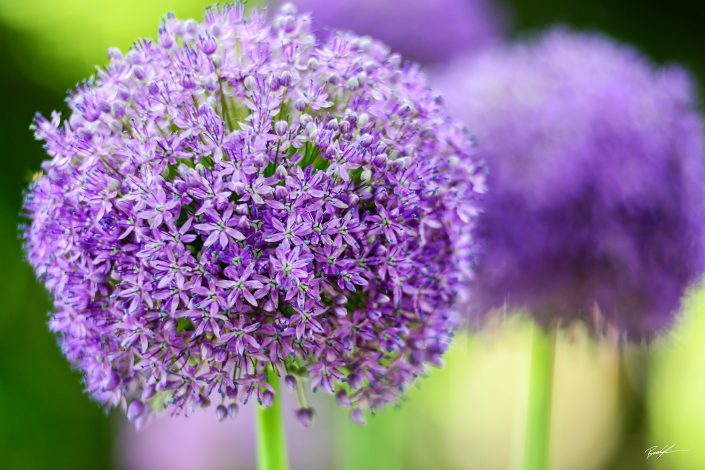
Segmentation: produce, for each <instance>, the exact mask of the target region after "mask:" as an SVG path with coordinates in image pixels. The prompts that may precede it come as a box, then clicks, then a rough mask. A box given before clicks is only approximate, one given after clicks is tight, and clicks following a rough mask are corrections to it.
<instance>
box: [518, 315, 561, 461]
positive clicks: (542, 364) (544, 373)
mask: <svg viewBox="0 0 705 470" xmlns="http://www.w3.org/2000/svg"><path fill="white" fill-rule="evenodd" d="M554 341H555V338H554V337H553V335H549V334H547V333H546V331H545V330H544V329H543V328H542V327H540V326H534V328H533V331H532V340H531V370H530V372H529V374H530V375H529V400H528V407H527V416H526V436H525V444H524V446H525V447H524V461H523V464H524V465H523V467H522V468H523V470H547V469H548V463H549V443H550V438H551V391H552V388H553V353H554Z"/></svg>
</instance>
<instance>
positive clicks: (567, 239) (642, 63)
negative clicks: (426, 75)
mask: <svg viewBox="0 0 705 470" xmlns="http://www.w3.org/2000/svg"><path fill="white" fill-rule="evenodd" d="M436 85H437V86H438V87H439V88H440V89H441V90H442V91H443V92H444V93H445V95H444V96H445V98H446V102H447V103H448V106H449V109H450V110H451V112H453V113H454V114H455V115H456V116H458V117H460V118H462V119H464V120H465V121H466V122H468V123H470V122H471V123H473V124H474V125H475V126H476V127H475V130H476V132H477V135H478V137H479V139H480V140H481V148H482V157H483V158H484V159H485V160H486V161H487V163H488V166H489V168H490V176H489V178H488V186H489V188H490V191H489V196H488V200H487V204H488V205H487V207H486V211H485V213H484V214H483V215H482V216H481V218H480V222H479V230H480V232H481V239H482V242H483V243H484V249H483V251H484V253H483V255H482V257H481V261H480V263H479V266H478V269H477V272H476V274H477V277H476V282H475V288H474V297H473V300H474V302H473V304H472V310H474V312H475V313H477V314H484V313H485V312H487V310H488V309H490V308H499V307H502V306H504V305H507V306H509V307H511V308H515V309H520V308H527V309H529V310H530V311H531V313H532V314H533V315H535V316H536V317H538V318H539V320H541V321H543V322H555V321H558V322H569V321H571V320H575V319H579V320H582V321H584V322H585V323H587V324H588V325H589V326H590V327H592V328H593V329H594V331H595V330H602V326H600V325H598V324H597V323H596V321H595V320H596V319H598V318H599V319H601V320H606V321H607V324H608V325H611V326H612V327H613V328H616V330H617V331H618V332H619V333H621V335H622V337H626V338H634V339H637V338H644V337H647V338H648V337H651V336H652V335H653V334H655V333H658V332H661V331H663V330H665V329H667V328H668V327H669V326H670V325H671V324H672V323H673V321H674V318H675V315H676V313H677V311H678V308H679V302H680V298H681V296H682V295H683V293H684V289H686V288H687V287H688V286H689V285H690V284H691V283H692V282H693V281H695V280H697V278H698V276H699V275H700V274H701V272H702V270H703V261H704V254H705V253H704V250H703V248H704V247H703V243H704V241H705V240H704V238H703V237H704V236H705V230H704V229H705V148H704V144H703V124H702V121H701V119H700V117H699V115H698V113H697V111H696V107H697V100H696V97H695V93H694V90H693V84H692V83H691V81H690V78H689V76H688V75H687V73H686V72H684V71H683V70H682V69H680V68H677V67H666V68H658V69H657V68H654V67H653V66H652V65H650V64H649V63H648V62H647V61H646V60H645V59H644V58H643V57H642V56H640V55H639V54H638V53H637V52H636V51H634V50H633V49H630V48H628V47H625V46H621V45H618V44H615V43H613V42H612V41H610V40H609V39H607V38H604V37H602V36H599V35H591V34H581V33H572V32H570V31H567V30H563V29H556V30H553V31H550V32H548V33H547V34H545V35H544V36H543V37H540V38H538V39H536V40H534V41H529V42H528V43H520V44H517V45H514V46H508V47H505V48H499V49H497V50H493V51H488V52H486V53H485V54H482V55H480V56H478V57H472V58H468V59H467V60H465V61H459V62H458V63H456V64H455V65H453V66H450V67H449V68H448V70H446V71H445V73H444V74H441V75H439V76H438V77H437V83H436ZM603 326H604V325H603Z"/></svg>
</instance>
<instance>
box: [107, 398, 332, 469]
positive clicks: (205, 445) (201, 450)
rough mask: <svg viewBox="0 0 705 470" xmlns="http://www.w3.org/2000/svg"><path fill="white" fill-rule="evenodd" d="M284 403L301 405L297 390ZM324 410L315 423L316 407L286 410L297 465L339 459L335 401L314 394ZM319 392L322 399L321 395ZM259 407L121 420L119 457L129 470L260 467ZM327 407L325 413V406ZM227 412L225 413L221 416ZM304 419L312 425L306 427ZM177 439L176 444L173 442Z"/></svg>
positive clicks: (317, 464)
mask: <svg viewBox="0 0 705 470" xmlns="http://www.w3.org/2000/svg"><path fill="white" fill-rule="evenodd" d="M282 395H283V396H284V406H286V407H291V408H292V409H293V408H295V407H296V406H297V404H296V400H295V399H293V396H292V394H290V393H282ZM313 398H314V403H313V405H314V406H315V407H316V409H317V410H318V411H319V413H316V420H315V422H313V423H311V416H312V413H313V411H312V409H310V408H302V409H298V410H296V412H295V413H290V414H289V413H288V414H286V415H285V416H284V425H285V427H286V429H287V430H288V431H292V432H287V433H286V434H287V449H288V452H289V459H290V461H291V466H292V468H305V469H310V470H314V469H321V470H324V469H330V468H334V466H335V463H336V454H335V447H336V442H335V439H334V436H335V433H332V432H330V430H331V429H334V428H335V427H336V426H337V424H336V422H335V418H336V417H337V416H338V415H337V413H335V410H334V409H333V408H334V406H335V405H334V404H333V403H332V401H331V400H329V399H325V400H323V399H321V398H323V397H317V396H314V397H313ZM316 398H318V399H316ZM254 411H255V408H254V406H252V405H247V406H244V407H241V410H240V412H239V416H238V419H237V420H230V419H225V418H224V415H225V416H227V415H229V414H231V412H230V411H229V410H227V409H226V408H225V407H223V408H221V407H220V406H219V407H215V408H213V407H212V408H210V409H207V410H196V411H194V412H192V413H190V414H189V415H188V417H186V416H169V415H168V414H162V415H160V416H158V417H156V418H155V419H153V420H152V421H151V422H150V423H149V424H148V425H146V426H145V427H143V428H142V429H140V430H139V431H136V430H135V429H134V428H133V427H132V426H122V428H121V430H120V433H119V434H118V442H117V449H118V451H117V452H116V456H117V458H118V461H117V462H116V464H117V467H118V468H123V469H125V470H153V469H169V470H223V469H228V470H238V469H242V470H249V469H252V468H256V467H257V459H256V453H255V436H256V432H255V426H254V423H255V416H254V415H255V413H254ZM320 411H322V413H321V412H320ZM221 418H222V419H221ZM301 420H303V421H304V423H308V424H309V425H311V428H310V429H309V431H308V432H305V433H302V432H293V431H296V430H297V429H301V424H302V422H301ZM175 442H176V443H178V445H175V444H174V443H175Z"/></svg>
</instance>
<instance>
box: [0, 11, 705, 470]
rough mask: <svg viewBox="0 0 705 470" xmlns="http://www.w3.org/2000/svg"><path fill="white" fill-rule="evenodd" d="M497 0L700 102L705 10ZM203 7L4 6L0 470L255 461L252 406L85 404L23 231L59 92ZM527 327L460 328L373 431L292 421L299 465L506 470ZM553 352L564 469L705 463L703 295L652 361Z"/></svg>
mask: <svg viewBox="0 0 705 470" xmlns="http://www.w3.org/2000/svg"><path fill="white" fill-rule="evenodd" d="M330 1H331V3H335V2H336V1H337V0H330ZM488 1H490V2H491V1H493V0H488ZM495 1H496V3H495V4H493V7H494V8H495V10H496V11H497V12H500V13H499V16H500V18H501V20H500V21H501V22H502V25H503V28H504V29H503V31H504V32H505V33H506V36H507V38H521V37H522V36H524V35H526V34H529V33H530V32H532V31H538V30H540V29H542V28H544V27H547V26H550V25H552V24H555V23H562V24H568V25H572V26H575V27H577V28H580V29H589V30H600V31H603V32H605V33H607V34H609V35H610V36H612V37H614V38H616V39H618V40H621V41H624V42H627V43H630V44H632V45H635V46H637V47H639V48H640V49H641V50H642V51H643V52H644V53H645V54H647V55H648V56H649V57H651V58H652V59H653V60H654V61H656V62H658V63H667V62H679V63H682V64H684V65H685V66H686V67H687V68H689V69H690V70H691V71H692V72H693V74H694V76H695V77H696V79H697V81H698V83H699V85H700V89H701V90H702V91H705V46H704V45H705V28H703V24H705V2H702V1H699V0H690V1H689V0H671V1H670V2H668V3H664V2H663V1H659V0H609V1H608V0H590V1H587V0H503V1H499V0H495ZM383 2H384V0H379V3H380V4H381V3H383ZM407 2H408V3H409V4H410V3H412V2H424V3H430V4H434V2H432V1H429V0H407ZM209 3H211V2H210V1H204V0H190V1H189V0H171V1H166V0H139V1H138V0H61V1H55V0H29V1H25V2H18V1H14V0H0V51H2V55H3V57H2V67H0V94H1V101H0V103H2V108H1V109H2V113H1V114H0V152H1V154H2V167H0V298H1V299H2V309H1V310H2V311H0V469H110V468H130V469H156V470H161V469H180V468H184V469H196V470H198V469H200V468H203V469H228V468H253V466H254V441H253V435H252V428H253V425H252V421H253V417H252V413H251V410H244V411H243V413H242V415H241V416H240V417H238V418H237V419H236V420H234V421H230V422H228V423H225V424H218V423H217V422H216V420H215V418H214V417H213V416H212V415H211V414H203V415H197V416H194V417H192V418H191V419H189V420H184V419H177V420H168V419H163V420H160V421H158V422H156V423H153V424H152V425H151V426H148V427H147V428H146V429H144V430H143V431H141V432H140V433H137V434H135V432H134V431H133V430H132V429H131V428H129V427H128V426H126V425H125V423H124V420H123V418H122V417H121V416H120V413H118V412H113V413H110V414H106V413H105V412H104V411H103V410H102V409H101V408H100V407H99V406H98V405H97V404H95V403H93V402H91V401H90V399H89V398H88V397H87V396H86V395H84V394H83V393H82V386H81V381H80V376H79V374H78V373H76V372H75V371H72V370H71V368H70V366H69V364H68V363H67V361H65V360H64V359H63V357H62V356H61V355H60V352H59V348H58V347H57V345H56V340H55V338H54V337H53V336H52V334H50V332H49V331H48V329H47V326H46V319H47V317H46V312H47V310H48V309H50V308H51V306H50V303H49V300H48V297H47V295H46V293H45V292H44V290H43V289H42V288H41V286H39V284H38V283H37V282H36V281H35V280H34V278H33V275H32V273H31V271H30V268H29V267H28V266H27V265H26V264H25V262H24V260H23V255H22V251H21V242H20V240H19V236H18V228H17V227H18V224H19V223H20V217H19V213H20V209H21V202H22V190H23V188H24V187H25V186H26V185H27V183H28V181H29V179H30V177H31V174H32V173H33V172H34V171H36V170H37V169H38V167H39V163H40V161H41V160H42V159H43V158H44V155H43V152H42V148H41V146H40V144H38V143H37V142H35V141H34V140H33V138H32V134H31V132H30V131H29V129H28V126H29V123H30V121H31V120H32V117H33V115H34V114H35V112H37V111H39V112H41V113H43V114H48V113H50V112H51V111H52V110H53V109H59V110H63V109H65V108H64V105H63V100H64V97H65V93H66V90H67V89H69V88H71V87H72V86H73V85H74V84H75V83H76V82H77V81H78V80H79V79H81V78H84V77H87V76H89V75H90V74H91V73H92V72H93V70H94V65H95V64H102V63H104V62H105V60H106V54H105V51H106V50H107V48H108V47H113V46H116V47H120V48H122V49H126V48H127V47H128V46H129V44H130V43H131V42H132V40H134V39H135V38H138V37H144V36H147V37H150V36H152V37H153V36H154V35H155V33H156V28H157V25H158V23H159V19H160V18H161V17H162V15H163V14H164V13H165V12H166V11H174V12H175V13H176V14H177V15H178V16H180V17H195V18H201V17H202V14H203V8H204V6H206V5H208V4H209ZM250 3H252V2H250ZM260 3H263V2H260ZM361 3H364V2H361ZM400 3H401V2H400ZM439 3H442V2H439ZM439 8H442V6H440V7H439ZM393 17H394V15H393ZM417 30H418V31H421V33H419V34H421V35H422V34H423V31H424V25H423V24H420V25H417ZM421 37H422V36H421ZM420 40H421V39H420ZM528 334H529V330H528V327H527V325H526V323H525V322H524V321H522V320H520V319H519V320H514V321H511V322H507V323H504V324H498V325H493V326H492V327H491V328H490V329H489V330H488V331H485V332H483V333H482V334H477V335H469V334H463V335H461V336H460V337H459V339H458V341H457V342H456V344H455V346H454V348H453V349H452V351H451V352H450V353H449V355H448V359H447V367H445V368H444V369H440V370H438V371H434V372H433V373H432V374H431V375H430V376H429V377H428V378H425V379H423V380H421V381H420V382H419V384H418V387H416V388H415V389H414V390H412V391H411V392H410V393H409V394H408V395H407V396H406V397H405V400H404V401H403V402H402V403H401V404H400V406H399V407H398V408H397V409H392V410H389V411H388V412H386V413H384V414H380V415H378V416H375V417H372V418H371V419H370V421H369V423H368V425H367V426H366V427H364V428H359V427H355V426H353V425H351V424H350V423H348V422H347V420H346V418H345V417H344V415H343V414H342V413H341V412H340V411H338V410H337V409H336V407H334V406H333V405H332V403H331V402H330V401H329V400H327V399H326V397H322V398H321V399H320V404H319V407H318V414H319V419H318V420H317V421H316V423H315V424H314V426H313V427H312V428H311V429H309V430H304V429H303V428H301V427H300V426H298V425H297V424H296V423H294V422H293V420H292V422H291V423H289V428H290V433H289V434H290V442H289V448H290V452H291V455H292V466H293V468H306V469H311V468H341V469H397V468H398V469H401V468H418V469H433V468H447V469H455V468H480V469H484V468H497V469H502V468H511V467H512V465H514V464H515V463H516V462H515V461H514V460H513V459H515V454H513V453H512V449H514V448H517V446H520V444H521V442H522V440H523V434H522V429H523V426H522V419H523V412H522V409H523V408H522V406H523V401H522V400H523V399H525V395H526V382H527V380H526V376H527V371H528V369H527V366H528V354H527V353H528V351H529V344H528V341H529V336H528ZM557 358H558V359H557V363H556V383H555V389H554V397H555V402H554V409H553V422H552V425H553V431H552V457H551V458H552V465H553V467H555V468H560V469H563V468H565V469H593V468H594V469H598V468H607V469H610V468H614V469H630V468H635V469H638V468H664V469H668V468H677V469H687V470H691V469H692V470H697V469H705V291H700V290H697V289H695V290H694V291H693V292H691V293H690V295H689V299H688V301H687V303H686V306H685V308H684V311H683V316H682V321H681V322H680V323H679V325H678V328H677V329H676V330H675V331H674V332H673V333H672V334H671V335H669V336H668V337H666V338H662V339H661V340H660V341H659V342H657V343H656V344H654V345H653V346H652V347H651V348H650V349H649V350H648V351H647V350H646V348H643V347H639V346H636V347H631V348H629V349H626V350H621V351H620V350H617V349H616V348H615V347H614V346H612V345H611V344H609V342H607V341H604V342H601V343H599V344H598V343H594V342H592V341H591V340H589V339H588V338H587V337H586V335H585V334H584V332H582V331H579V330H575V331H568V332H564V333H563V334H562V335H561V336H560V338H559V343H558V353H557ZM670 444H673V445H675V446H676V447H677V448H678V449H683V450H686V451H687V452H679V453H676V454H669V455H667V456H664V457H663V458H661V459H660V460H658V461H657V460H655V459H653V458H652V459H649V460H646V459H645V455H644V450H645V449H646V448H648V447H651V446H652V445H659V446H667V445H670Z"/></svg>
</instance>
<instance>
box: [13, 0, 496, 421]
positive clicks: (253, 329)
mask: <svg viewBox="0 0 705 470" xmlns="http://www.w3.org/2000/svg"><path fill="white" fill-rule="evenodd" d="M294 13H295V12H294V10H293V7H291V6H288V7H284V8H282V10H281V12H280V13H279V14H278V15H277V16H276V17H275V18H274V19H273V21H272V22H271V24H270V23H268V22H267V21H266V20H265V18H264V17H263V16H262V15H260V14H259V13H254V14H253V15H252V16H251V17H249V18H245V17H244V16H243V15H244V10H243V7H242V5H234V6H227V7H223V8H216V9H211V10H209V11H208V12H207V13H206V16H205V21H204V23H201V24H199V23H195V22H193V21H192V20H187V21H178V20H176V19H175V18H174V17H173V16H167V17H166V19H165V20H164V22H163V24H162V26H161V27H160V29H159V41H158V42H157V43H153V42H149V41H139V42H138V43H136V44H135V46H134V47H133V48H132V49H130V51H129V52H128V53H127V54H125V55H124V56H123V55H122V54H121V53H120V52H118V51H114V50H113V51H111V52H110V57H111V63H110V65H108V66H107V67H106V68H105V69H103V70H100V71H99V72H98V75H97V77H96V78H95V79H92V80H91V81H89V82H87V83H85V84H83V85H81V86H80V87H78V89H77V90H75V91H74V92H73V93H72V94H71V95H70V97H69V100H68V103H69V107H70V110H71V115H70V116H69V117H68V119H67V120H65V121H64V122H63V123H62V122H61V120H60V118H59V115H58V114H57V113H54V114H53V115H52V118H51V120H48V119H45V118H43V117H41V116H40V117H38V118H37V119H36V120H35V123H34V126H33V127H34V130H35V132H36V135H37V137H38V138H39V139H41V140H43V141H44V143H45V148H46V151H47V152H48V154H49V155H50V157H51V158H50V159H49V160H47V161H45V162H44V163H43V165H42V169H43V174H41V175H39V176H38V178H37V179H36V180H35V182H34V183H33V184H32V185H31V187H30V190H29V192H28V194H27V196H26V202H25V209H26V217H27V219H28V223H27V225H26V226H25V227H23V230H24V235H25V248H26V250H27V253H28V257H29V261H30V263H31V264H32V266H33V267H34V269H35V271H36V273H37V275H38V277H39V278H40V279H41V281H42V282H43V283H44V284H45V285H46V287H47V288H48V289H49V291H50V292H51V294H52V297H53V299H54V304H55V309H56V311H55V312H54V313H53V314H52V315H51V317H52V319H51V322H50V324H51V328H52V329H53V330H54V331H56V332H57V333H59V335H60V343H61V346H62V349H63V351H64V353H65V354H66V356H67V357H68V358H69V360H70V361H71V362H72V363H73V364H74V365H75V366H76V367H77V368H79V369H80V370H81V371H82V372H83V373H84V374H85V381H86V385H87V389H88V391H89V392H90V393H91V395H93V396H94V397H95V398H96V399H97V400H98V401H100V402H102V403H105V404H106V405H109V406H122V407H124V408H125V409H127V410H128V416H129V417H130V418H131V419H133V420H134V421H136V422H137V423H138V424H139V423H140V422H141V421H143V420H144V419H145V418H147V417H148V416H149V415H150V411H151V410H152V409H155V408H161V406H162V405H164V406H165V407H166V408H167V409H168V410H169V411H173V412H180V411H182V410H184V409H188V408H190V407H197V406H207V405H208V404H209V403H210V402H211V399H209V398H206V397H215V398H213V400H214V401H216V402H217V403H214V404H215V405H216V406H217V407H219V408H218V409H219V410H220V412H219V416H220V417H223V409H236V405H237V403H245V402H247V401H248V399H249V398H250V397H251V396H252V395H254V396H256V397H257V398H258V399H259V400H260V401H261V402H262V403H263V404H264V405H266V404H269V403H271V402H272V400H273V399H274V396H273V390H271V387H270V385H269V384H268V383H267V381H266V379H267V374H269V373H272V372H271V370H274V371H275V372H274V373H277V374H289V375H292V376H296V377H297V378H298V379H300V380H298V381H297V383H298V384H300V387H301V390H300V391H301V393H300V395H301V397H303V399H302V403H301V404H299V405H298V406H297V409H299V410H300V409H302V408H303V409H306V411H304V412H301V411H299V415H301V416H302V418H305V419H302V420H303V421H306V422H308V421H309V420H310V419H312V418H313V412H312V411H309V410H308V409H307V405H306V398H305V386H306V385H307V384H308V386H310V387H312V388H314V389H315V388H316V387H317V386H320V388H323V389H325V390H326V391H328V392H336V393H339V392H341V391H342V392H344V393H346V394H348V395H349V402H350V404H351V407H352V408H353V409H354V410H365V409H368V408H372V409H376V408H380V407H382V406H384V405H385V404H387V403H389V402H391V401H394V400H395V399H396V398H397V396H398V394H399V393H400V390H402V389H403V388H404V387H406V386H407V385H408V384H409V383H410V381H412V380H413V379H414V378H415V377H416V376H418V375H419V374H421V373H423V372H424V371H425V369H426V367H427V366H428V365H429V364H436V363H438V361H439V357H440V354H441V353H442V352H443V350H444V347H441V348H437V347H435V345H436V344H437V343H439V342H440V343H442V344H444V345H447V343H448V342H449V341H450V339H451V336H452V334H453V331H454V329H455V327H456V324H457V316H456V314H455V312H454V310H453V309H452V304H453V302H454V300H455V298H456V293H457V292H458V291H459V290H461V289H460V287H461V286H462V285H463V283H464V282H465V280H466V279H468V277H469V276H470V274H471V270H472V263H473V256H474V254H475V242H474V239H473V237H472V228H473V226H474V223H475V218H476V217H475V215H476V214H477V212H478V206H479V204H480V199H481V195H480V193H481V191H482V188H483V184H484V174H483V170H482V166H481V165H479V164H478V163H477V162H476V161H475V160H474V157H473V152H474V149H473V145H472V141H471V140H470V139H469V138H468V137H467V135H466V133H465V132H464V131H463V129H462V127H461V126H460V125H458V124H457V123H456V122H454V121H452V120H451V119H450V118H449V117H448V116H447V114H446V112H445V110H444V109H443V108H442V107H441V106H440V105H439V103H438V100H437V98H436V96H435V95H433V94H432V93H431V91H430V90H429V88H428V87H427V85H426V81H425V78H424V77H423V75H422V74H421V73H420V72H419V70H418V68H417V67H416V66H413V65H404V66H401V65H400V64H401V60H400V58H399V56H398V55H396V54H390V52H389V50H388V48H387V47H386V46H383V45H381V44H379V43H377V42H374V41H371V40H369V39H363V38H359V37H356V36H354V35H350V34H340V35H337V36H335V37H332V38H330V39H329V40H327V41H326V42H323V43H316V41H315V38H314V37H313V35H312V34H311V33H310V19H309V17H307V16H297V15H295V14H294ZM282 123H284V124H282ZM331 247H335V251H334V252H331ZM392 248H393V249H394V250H396V251H395V253H397V255H396V256H398V259H399V260H400V261H402V260H405V261H406V262H407V263H409V264H410V265H411V266H413V267H414V269H413V270H406V271H403V273H404V275H403V276H402V275H396V274H395V275H391V273H392V270H391V269H389V270H388V271H387V272H389V273H390V275H389V276H385V275H382V276H380V274H379V271H378V269H377V268H376V266H377V264H378V259H379V258H380V257H383V256H384V254H385V253H388V252H389V250H390V249H392ZM331 256H334V257H335V258H336V259H339V262H337V261H336V263H335V266H334V268H332V267H331V265H330V261H329V258H330V257H331ZM394 272H395V273H396V271H394ZM390 299H393V301H390ZM370 318H374V321H373V322H370V321H369V320H370ZM363 324H364V325H365V326H364V327H363V326H362V325H363ZM362 330H364V334H357V333H359V332H360V331H362ZM342 332H345V334H341V333H342ZM348 332H350V333H348ZM390 332H393V334H394V335H395V336H394V337H395V338H396V341H397V342H398V344H399V347H397V348H394V349H390V348H388V347H387V345H388V344H389V338H390ZM353 334H357V336H355V338H354V340H350V339H349V338H350V336H349V335H353ZM430 344H433V345H434V347H429V345H430ZM351 377H353V378H354V380H352V379H351ZM361 378H364V379H361ZM233 407H235V408H233ZM356 416H357V415H356Z"/></svg>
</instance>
